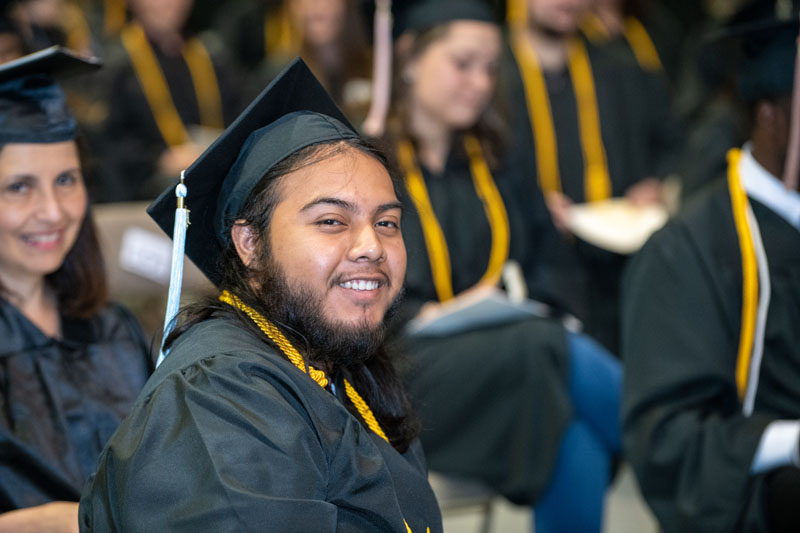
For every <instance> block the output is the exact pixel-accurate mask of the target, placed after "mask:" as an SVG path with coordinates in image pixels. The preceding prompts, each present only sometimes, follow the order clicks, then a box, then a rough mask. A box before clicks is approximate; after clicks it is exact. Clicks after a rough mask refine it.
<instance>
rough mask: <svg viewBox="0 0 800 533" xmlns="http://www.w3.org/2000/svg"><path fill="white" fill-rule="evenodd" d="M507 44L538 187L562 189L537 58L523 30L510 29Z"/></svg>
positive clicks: (555, 190) (551, 115)
mask: <svg viewBox="0 0 800 533" xmlns="http://www.w3.org/2000/svg"><path fill="white" fill-rule="evenodd" d="M511 44H512V46H511V48H512V51H513V53H514V56H515V57H516V59H517V64H518V65H519V71H520V73H521V74H522V84H523V86H524V88H525V100H526V103H527V105H528V116H529V117H530V121H531V129H532V130H533V137H534V143H533V144H534V148H535V150H536V167H537V169H536V170H537V174H538V175H539V186H540V187H541V188H542V190H543V191H546V192H562V190H561V175H560V171H559V168H558V144H557V143H556V133H555V132H556V129H555V125H554V124H553V111H552V109H550V98H549V97H548V96H547V84H546V83H545V80H544V75H543V74H542V68H541V67H540V66H539V58H538V57H537V56H536V50H534V49H533V46H531V44H530V43H529V42H528V39H527V37H526V36H525V33H524V32H523V31H512V34H511Z"/></svg>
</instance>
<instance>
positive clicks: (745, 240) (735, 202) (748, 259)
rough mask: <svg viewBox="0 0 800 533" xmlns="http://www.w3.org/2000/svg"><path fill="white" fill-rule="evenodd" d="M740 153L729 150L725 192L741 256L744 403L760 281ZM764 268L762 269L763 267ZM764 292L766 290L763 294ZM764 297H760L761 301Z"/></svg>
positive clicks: (739, 373) (739, 385)
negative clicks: (727, 192) (731, 210)
mask: <svg viewBox="0 0 800 533" xmlns="http://www.w3.org/2000/svg"><path fill="white" fill-rule="evenodd" d="M741 156H742V154H741V151H740V150H738V149H732V150H730V151H729V152H728V189H729V190H730V197H731V207H732V209H733V220H734V223H735V225H736V234H737V236H738V238H739V250H740V252H741V255H742V313H741V320H742V323H741V328H740V331H739V350H738V354H737V358H736V389H737V391H738V392H739V398H740V399H741V400H744V399H745V395H746V394H747V392H748V391H747V389H748V385H749V383H750V379H751V376H750V372H751V368H752V356H753V351H754V344H755V343H754V339H755V332H756V327H757V324H758V307H759V303H760V302H759V280H758V269H759V264H758V259H757V256H756V247H755V242H754V238H753V231H758V230H757V228H753V227H752V225H751V224H750V221H749V220H748V210H749V209H750V207H749V202H748V200H747V194H746V193H745V190H744V187H743V186H742V182H741V176H740V175H739V162H740V160H741ZM762 268H763V265H762ZM765 292H766V290H765ZM763 297H766V294H764V295H762V298H763Z"/></svg>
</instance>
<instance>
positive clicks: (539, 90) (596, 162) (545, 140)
mask: <svg viewBox="0 0 800 533" xmlns="http://www.w3.org/2000/svg"><path fill="white" fill-rule="evenodd" d="M511 49H512V52H513V54H514V58H515V59H516V62H517V64H518V65H519V69H520V73H521V74H522V82H523V85H524V87H525V97H526V102H527V105H528V114H529V116H530V121H531V128H532V130H533V135H534V141H535V142H534V144H535V149H536V166H537V173H538V176H539V185H540V186H541V188H542V190H543V191H544V192H545V193H547V192H562V191H563V187H562V185H561V175H560V171H559V167H558V146H557V141H556V134H555V127H554V123H553V113H552V109H551V107H550V98H549V96H548V94H547V85H546V83H545V79H544V75H543V73H542V69H541V66H540V65H539V59H538V57H537V56H536V50H534V48H533V45H532V44H531V43H530V41H529V40H528V38H527V36H526V35H525V32H524V29H523V28H522V27H517V28H512V30H511ZM567 55H568V65H569V74H570V78H571V80H572V86H573V89H574V91H575V100H576V105H577V110H578V129H579V131H580V138H581V148H582V153H583V167H584V177H583V178H584V179H583V183H584V194H585V196H586V200H587V201H589V202H596V201H600V200H605V199H607V198H610V197H611V178H610V176H609V171H608V161H607V160H606V150H605V146H604V145H603V137H602V133H601V130H600V114H599V111H598V107H597V95H596V92H595V85H594V77H593V75H592V68H591V64H590V62H589V54H588V52H587V51H586V46H585V45H584V44H583V42H582V41H581V40H580V39H578V38H573V39H570V40H569V41H568V43H567Z"/></svg>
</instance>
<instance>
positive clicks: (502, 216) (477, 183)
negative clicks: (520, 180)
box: [397, 135, 510, 302]
mask: <svg viewBox="0 0 800 533" xmlns="http://www.w3.org/2000/svg"><path fill="white" fill-rule="evenodd" d="M464 148H465V149H466V151H467V156H468V157H469V162H470V173H471V174H472V183H473V185H474V187H475V192H476V193H477V195H478V197H479V198H480V199H481V202H482V203H483V209H484V212H485V213H486V218H487V219H488V220H489V226H490V228H491V232H492V248H491V251H490V253H489V265H488V267H487V268H486V272H485V273H484V274H483V276H482V277H481V279H480V281H479V282H478V283H479V284H480V283H487V284H495V283H497V282H498V281H499V280H500V275H501V274H502V271H503V265H504V264H505V262H506V260H507V259H508V249H509V242H510V230H509V223H508V213H507V212H506V207H505V204H504V203H503V198H502V197H501V196H500V191H498V189H497V185H496V184H495V182H494V180H493V179H492V174H491V172H490V171H489V166H488V165H487V164H486V160H485V158H484V156H483V151H482V149H481V145H480V142H478V140H477V139H476V138H475V137H473V136H471V135H467V136H465V137H464ZM397 156H398V159H399V162H400V166H401V167H402V168H403V171H404V172H405V182H406V187H407V188H408V193H409V196H411V200H412V202H413V203H414V206H415V207H416V208H417V213H419V218H420V223H421V224H422V233H423V235H424V237H425V245H426V247H427V249H428V261H429V262H430V265H431V273H432V275H433V284H434V287H435V288H436V295H437V297H438V298H439V301H440V302H445V301H447V300H450V299H452V298H453V276H452V268H451V264H450V252H449V250H448V249H447V241H446V239H445V237H444V232H443V231H442V227H441V225H440V224H439V220H438V219H437V218H436V213H435V212H434V210H433V205H432V204H431V199H430V196H429V195H428V188H427V187H426V186H425V179H424V178H423V177H422V172H421V171H420V169H419V167H418V166H417V164H416V161H415V156H414V148H413V147H412V146H411V143H410V142H408V141H407V140H402V141H400V142H399V143H398V146H397Z"/></svg>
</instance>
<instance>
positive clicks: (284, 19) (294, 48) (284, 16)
mask: <svg viewBox="0 0 800 533" xmlns="http://www.w3.org/2000/svg"><path fill="white" fill-rule="evenodd" d="M302 42H303V37H302V35H300V32H299V30H297V29H296V28H295V27H294V24H292V17H291V14H290V13H289V3H288V2H284V5H283V6H282V7H280V8H279V9H268V10H267V12H266V13H265V14H264V57H265V58H269V57H272V56H274V55H278V56H279V57H280V56H290V55H297V54H298V53H299V50H300V45H301V43H302Z"/></svg>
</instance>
